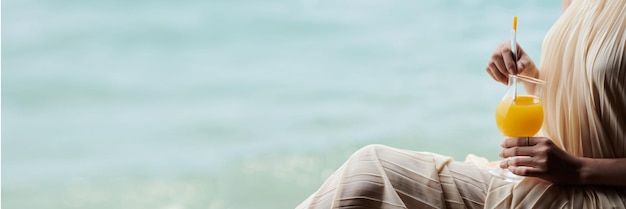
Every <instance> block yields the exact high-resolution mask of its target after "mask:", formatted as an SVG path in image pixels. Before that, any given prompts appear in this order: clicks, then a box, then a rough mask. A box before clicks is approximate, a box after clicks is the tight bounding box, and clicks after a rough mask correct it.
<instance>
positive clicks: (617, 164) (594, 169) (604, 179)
mask: <svg viewBox="0 0 626 209" xmlns="http://www.w3.org/2000/svg"><path fill="white" fill-rule="evenodd" d="M581 161H582V166H581V169H580V181H581V182H580V183H581V184H588V185H607V186H626V181H625V180H624V178H625V177H626V158H582V159H581Z"/></svg>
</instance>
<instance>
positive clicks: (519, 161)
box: [506, 157, 538, 167]
mask: <svg viewBox="0 0 626 209" xmlns="http://www.w3.org/2000/svg"><path fill="white" fill-rule="evenodd" d="M506 163H507V167H510V166H516V167H520V166H526V167H538V165H537V163H536V162H535V160H534V159H533V158H532V157H513V158H507V160H506Z"/></svg>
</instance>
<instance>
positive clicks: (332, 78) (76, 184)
mask: <svg viewBox="0 0 626 209" xmlns="http://www.w3.org/2000/svg"><path fill="white" fill-rule="evenodd" d="M2 3H3V4H2V207H3V208H7V209H32V208H47V209H57V208H58V209H61V208H63V209H66V208H67V209H70V208H90V209H100V208H102V209H105V208H106V209H109V208H150V209H152V208H156V209H160V208H163V209H186V208H209V209H219V208H268V209H269V208H293V207H295V205H297V204H298V203H299V202H300V201H302V200H304V199H305V198H306V197H307V196H308V195H309V194H311V193H312V192H313V191H315V190H316V189H317V188H318V187H319V186H320V184H321V183H322V182H323V180H324V179H325V178H326V177H328V175H330V173H331V172H332V171H333V170H334V169H336V168H337V167H338V166H339V165H340V164H341V163H342V162H343V161H344V160H345V159H346V158H348V156H349V155H350V153H352V152H354V151H355V150H357V149H358V148H360V147H362V146H364V145H367V144H371V143H378V144H386V145H390V146H396V147H400V148H405V149H412V150H419V151H431V152H437V153H441V154H444V155H450V156H453V157H455V159H457V160H463V159H464V157H465V155H467V154H468V153H474V154H478V155H481V156H485V157H487V158H489V159H491V160H496V159H497V154H496V153H497V152H498V151H499V147H498V144H499V143H500V140H501V137H500V134H499V133H498V131H497V128H496V126H495V124H494V115H493V114H494V113H493V112H494V110H495V104H496V103H497V101H498V100H499V99H500V97H501V96H502V95H503V93H504V87H503V86H502V85H500V84H497V83H495V82H493V81H492V80H491V78H490V77H489V76H488V75H487V74H486V73H485V70H484V68H485V64H486V62H487V60H488V58H489V56H490V54H491V52H492V50H493V49H494V48H495V47H496V45H497V44H498V43H500V42H501V41H504V40H506V39H508V37H509V32H510V31H509V30H510V27H511V22H512V16H513V15H518V16H519V18H520V22H519V26H518V28H519V33H518V40H519V42H520V44H522V46H523V47H525V49H526V51H527V52H528V53H530V54H531V55H532V56H533V57H534V58H535V59H536V61H537V62H538V59H539V53H540V47H541V42H542V39H543V35H544V34H545V33H546V31H547V30H548V29H549V27H550V25H551V24H552V23H553V22H554V21H555V20H556V18H558V15H559V14H560V2H559V1H541V0H528V1H517V2H513V1H495V0H492V1H486V0H482V1H481V0H471V1H469V0H458V1H451V0H446V1H421V0H418V1H399V0H385V1H382V0H379V1H375V0H334V1H330V0H267V1H252V0H232V1H199V0H183V1H159V0H157V1H148V0H127V1H122V0H113V1H93V0H91V1H90V0H86V1H71V0H5V1H3V2H2Z"/></svg>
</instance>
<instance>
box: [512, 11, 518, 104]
mask: <svg viewBox="0 0 626 209" xmlns="http://www.w3.org/2000/svg"><path fill="white" fill-rule="evenodd" d="M511 51H512V52H513V62H514V63H515V71H513V76H512V77H513V78H512V79H513V92H514V94H513V101H515V99H516V98H517V16H513V30H512V31H511Z"/></svg>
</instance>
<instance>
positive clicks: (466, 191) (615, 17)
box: [298, 0, 626, 208]
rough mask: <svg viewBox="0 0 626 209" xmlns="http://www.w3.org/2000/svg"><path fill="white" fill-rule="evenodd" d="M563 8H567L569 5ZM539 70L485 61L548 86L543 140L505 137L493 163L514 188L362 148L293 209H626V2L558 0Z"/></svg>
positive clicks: (527, 64)
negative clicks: (515, 178)
mask: <svg viewBox="0 0 626 209" xmlns="http://www.w3.org/2000/svg"><path fill="white" fill-rule="evenodd" d="M570 3H571V4H570ZM563 10H564V12H563V14H562V16H561V18H560V19H559V20H558V21H557V22H556V23H555V25H554V26H553V27H552V29H551V30H550V32H549V33H548V34H547V35H546V38H545V41H544V46H543V50H542V57H541V58H542V59H541V61H542V63H541V65H540V69H538V68H537V67H535V64H534V63H533V61H532V60H531V59H530V57H528V55H527V54H525V52H524V51H523V50H522V48H521V47H518V50H519V51H518V55H519V58H518V60H517V61H518V62H517V66H516V65H515V62H513V57H512V55H511V54H512V53H511V49H510V47H509V43H503V44H501V45H500V46H499V47H498V48H497V49H496V51H495V52H494V54H493V55H492V57H491V60H490V61H489V63H488V64H487V72H488V73H489V75H491V77H492V78H493V79H494V80H496V81H498V82H502V83H504V84H506V83H507V81H508V75H509V74H523V75H527V76H532V77H535V78H540V79H542V80H546V81H547V83H548V85H547V86H546V88H545V89H544V92H543V95H544V102H543V103H544V109H545V120H544V121H545V122H544V126H543V132H544V133H545V136H546V137H522V138H516V139H514V140H505V141H504V142H503V143H502V147H503V149H502V151H501V152H500V156H501V157H503V158H507V157H513V156H529V158H514V159H512V160H505V161H502V162H501V163H500V167H502V168H504V169H509V170H510V171H511V172H513V173H514V174H517V175H521V176H525V178H524V179H523V180H522V181H521V182H519V183H511V182H507V181H504V180H502V179H500V178H497V177H493V176H492V175H490V174H489V173H487V172H486V171H485V170H484V166H481V165H477V164H475V163H465V162H454V161H452V160H451V158H449V157H445V156H441V155H438V154H434V153H425V152H413V151H408V150H400V149H395V148H390V147H385V146H382V145H370V146H366V147H365V148H362V149H361V150H359V151H357V152H356V153H355V154H354V155H352V156H351V157H350V159H348V161H347V162H346V163H345V164H344V165H342V166H341V167H340V168H339V169H338V170H337V171H336V172H335V173H334V174H333V175H332V176H331V177H330V178H329V179H328V180H327V181H326V182H325V183H324V184H323V185H322V187H321V188H320V189H319V190H318V191H317V192H316V193H314V194H313V195H311V196H310V197H309V198H308V199H306V200H305V201H304V202H303V203H302V204H300V206H298V208H626V0H574V1H572V2H570V1H563Z"/></svg>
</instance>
